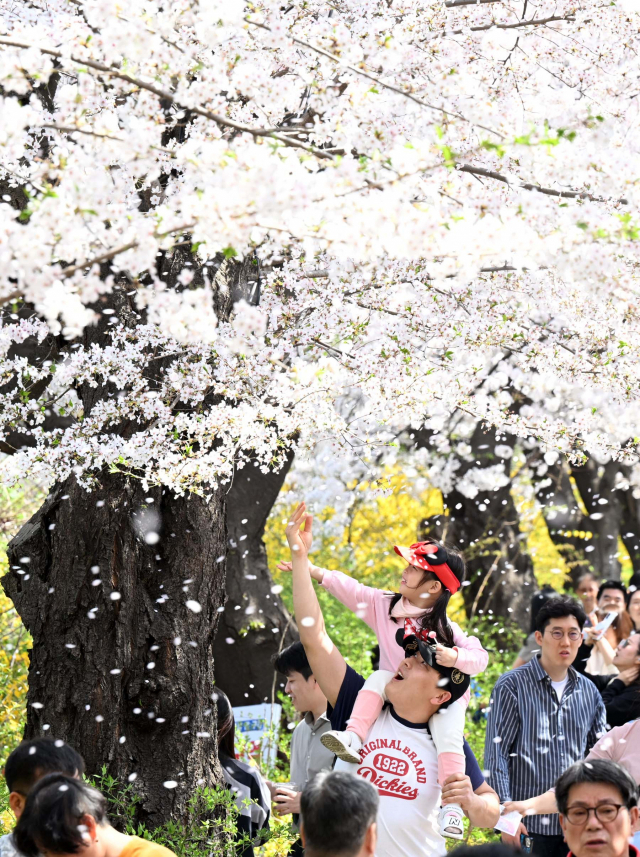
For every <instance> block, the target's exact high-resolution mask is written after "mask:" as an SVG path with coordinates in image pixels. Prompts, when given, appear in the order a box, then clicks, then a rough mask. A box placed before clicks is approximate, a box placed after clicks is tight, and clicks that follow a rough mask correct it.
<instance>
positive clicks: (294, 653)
mask: <svg viewBox="0 0 640 857" xmlns="http://www.w3.org/2000/svg"><path fill="white" fill-rule="evenodd" d="M273 666H274V667H275V669H276V670H277V671H278V672H279V673H282V675H286V676H287V677H288V676H289V675H290V674H291V673H292V672H296V673H300V674H301V675H302V676H304V678H305V679H309V678H310V677H311V676H312V675H313V670H312V669H311V667H310V666H309V661H308V660H307V653H306V652H305V650H304V646H303V645H302V643H301V642H300V641H299V640H298V641H297V642H295V643H292V644H291V645H290V646H287V648H286V649H283V650H282V651H281V652H279V653H278V654H277V655H275V657H274V658H273Z"/></svg>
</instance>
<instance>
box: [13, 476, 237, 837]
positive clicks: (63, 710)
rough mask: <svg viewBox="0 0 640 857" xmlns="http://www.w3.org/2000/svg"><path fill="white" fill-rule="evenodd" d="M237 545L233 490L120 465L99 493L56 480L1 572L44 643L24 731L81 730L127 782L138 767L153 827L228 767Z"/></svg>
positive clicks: (86, 747)
mask: <svg viewBox="0 0 640 857" xmlns="http://www.w3.org/2000/svg"><path fill="white" fill-rule="evenodd" d="M156 532H157V533H158V534H159V535H160V540H159V541H158V542H157V543H155V544H154V543H153V540H154V536H152V535H151V533H156ZM145 533H146V541H145ZM147 541H150V542H152V543H151V544H147ZM224 554H225V529H224V500H223V498H222V496H221V495H216V496H214V497H213V498H212V499H211V500H210V501H209V502H208V503H207V502H205V501H204V500H202V499H201V498H199V497H196V496H192V497H190V498H188V499H185V498H184V497H175V496H174V495H172V494H171V493H170V492H169V491H168V490H166V489H161V488H153V489H150V490H147V491H145V490H143V488H142V484H141V483H140V482H139V481H138V480H133V479H132V480H129V479H127V478H126V477H123V476H113V475H105V476H104V477H103V478H102V479H101V482H100V486H99V487H98V489H97V490H95V491H93V492H92V493H86V492H85V491H84V490H83V489H82V488H81V487H80V486H79V485H78V484H77V482H76V480H75V478H71V479H69V480H68V481H67V482H66V483H64V484H63V485H61V486H58V487H56V488H55V489H54V490H53V491H52V492H51V493H50V495H49V497H48V498H47V500H46V501H45V503H44V505H43V506H42V508H41V509H40V510H39V511H38V512H37V513H36V514H35V515H34V516H33V518H31V520H30V521H29V522H28V523H27V524H25V526H24V527H23V528H22V530H21V531H20V532H19V533H18V535H17V536H16V537H15V538H14V539H13V540H12V541H11V543H10V545H9V548H8V555H9V561H10V565H11V570H10V571H9V573H8V574H6V575H5V576H4V578H3V579H2V585H3V587H4V589H5V592H6V593H7V595H8V596H9V597H10V598H11V599H12V600H13V603H14V604H15V606H16V609H17V610H18V613H19V614H20V616H21V618H22V620H23V622H24V624H25V626H26V627H27V629H28V630H29V632H30V633H31V635H32V637H33V644H34V645H33V650H32V652H31V663H30V668H29V692H28V697H27V726H26V730H25V737H26V738H32V737H35V736H37V735H42V734H47V735H51V736H54V737H56V738H62V739H64V740H65V741H68V742H69V743H70V744H71V745H72V746H74V747H76V748H77V749H78V750H79V751H80V752H81V753H82V755H83V756H84V758H85V761H86V764H87V771H88V773H89V774H97V773H99V772H100V770H101V768H102V766H103V765H106V767H107V771H108V773H109V774H111V775H112V776H114V777H115V778H116V779H117V780H118V781H119V782H120V783H122V784H123V785H126V783H127V780H128V778H130V777H131V776H132V775H133V774H136V775H137V776H136V778H135V786H134V788H135V792H136V794H138V795H139V796H140V798H141V804H140V807H139V814H138V820H139V821H142V822H144V823H146V824H147V825H148V826H149V827H150V828H153V827H155V826H157V825H159V824H161V823H163V822H165V821H166V820H167V819H168V818H169V817H170V816H173V817H174V818H180V817H182V816H184V814H185V810H186V804H187V801H188V799H189V797H190V796H191V795H192V794H193V791H194V789H195V787H196V784H197V783H205V784H207V785H212V784H214V783H215V782H216V781H217V779H218V777H217V774H218V770H217V752H216V733H215V728H214V723H213V717H212V711H211V709H212V701H211V692H212V686H213V657H212V655H213V638H214V634H215V630H216V625H217V622H218V612H217V609H218V607H219V606H220V605H221V604H222V603H223V601H224V581H225V574H224V563H220V562H218V561H217V559H218V557H220V556H224ZM25 572H26V573H25ZM96 582H98V585H94V584H95V583H96ZM118 596H119V597H118ZM190 601H191V602H192V603H191V607H192V608H195V610H196V611H198V605H199V606H200V607H201V610H200V612H193V610H192V609H189V606H187V604H188V603H189V602H190ZM195 602H197V604H196V603H195ZM171 781H174V782H176V783H177V787H175V788H171V787H167V786H165V785H163V784H164V783H170V782H171Z"/></svg>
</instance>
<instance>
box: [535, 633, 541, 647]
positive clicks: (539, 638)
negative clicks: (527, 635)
mask: <svg viewBox="0 0 640 857" xmlns="http://www.w3.org/2000/svg"><path fill="white" fill-rule="evenodd" d="M534 636H535V638H536V643H537V644H538V645H539V646H541V645H542V634H541V633H540V631H535V632H534Z"/></svg>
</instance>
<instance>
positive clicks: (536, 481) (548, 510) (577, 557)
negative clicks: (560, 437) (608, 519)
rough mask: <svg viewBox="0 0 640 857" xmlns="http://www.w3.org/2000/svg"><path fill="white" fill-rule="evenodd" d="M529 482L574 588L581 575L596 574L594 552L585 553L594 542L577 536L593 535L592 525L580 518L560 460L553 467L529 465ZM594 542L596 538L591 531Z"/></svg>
mask: <svg viewBox="0 0 640 857" xmlns="http://www.w3.org/2000/svg"><path fill="white" fill-rule="evenodd" d="M531 468H532V481H533V485H534V490H535V492H536V499H537V500H538V503H539V504H540V507H541V509H542V517H543V518H544V521H545V524H546V525H547V531H548V533H549V538H550V539H551V541H552V542H553V543H554V545H555V546H556V548H557V549H558V552H559V554H560V556H561V557H562V558H563V560H564V561H565V564H566V566H567V568H568V569H569V574H570V576H571V582H572V584H573V585H574V586H575V585H576V584H577V582H578V580H579V578H580V576H581V575H582V574H585V573H586V572H592V573H593V572H595V573H596V574H598V573H599V569H596V567H595V565H594V562H593V560H594V559H595V557H594V553H595V552H594V551H593V550H591V551H587V550H586V549H587V548H588V547H591V546H593V545H594V542H593V541H591V540H587V539H586V538H585V537H584V536H581V535H580V533H586V532H594V530H595V529H596V523H595V522H592V521H591V520H590V519H589V517H588V515H584V514H583V512H582V510H581V508H580V506H579V504H578V501H577V500H576V498H575V495H574V493H573V486H572V485H571V479H570V472H569V466H568V464H567V463H566V462H565V461H564V460H560V461H558V462H556V464H553V465H550V466H548V465H546V464H544V463H543V462H541V461H540V462H537V463H533V464H532V465H531ZM594 536H595V541H597V540H598V539H599V535H598V534H597V533H596V532H594Z"/></svg>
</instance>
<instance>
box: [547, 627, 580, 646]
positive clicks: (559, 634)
mask: <svg viewBox="0 0 640 857" xmlns="http://www.w3.org/2000/svg"><path fill="white" fill-rule="evenodd" d="M566 633H567V637H569V639H570V640H571V642H573V643H575V641H576V640H579V639H580V637H582V631H579V630H578V629H577V628H572V629H571V630H570V631H567V632H566ZM564 635H565V632H564V631H561V630H560V628H555V629H554V630H553V631H551V636H552V637H553V639H554V640H562V639H564Z"/></svg>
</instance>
